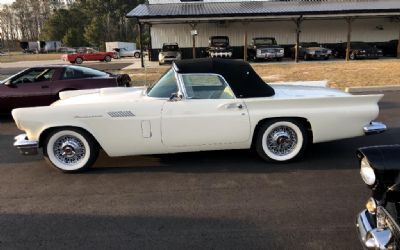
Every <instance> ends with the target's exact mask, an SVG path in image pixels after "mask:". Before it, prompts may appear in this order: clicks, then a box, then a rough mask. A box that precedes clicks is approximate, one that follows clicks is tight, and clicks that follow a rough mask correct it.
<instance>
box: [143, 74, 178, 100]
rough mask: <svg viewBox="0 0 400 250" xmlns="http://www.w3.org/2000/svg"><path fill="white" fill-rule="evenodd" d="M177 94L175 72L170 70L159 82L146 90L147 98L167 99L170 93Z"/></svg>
mask: <svg viewBox="0 0 400 250" xmlns="http://www.w3.org/2000/svg"><path fill="white" fill-rule="evenodd" d="M177 92H178V85H177V81H176V78H175V72H174V70H173V69H172V68H171V69H170V70H168V71H167V72H166V73H165V74H164V75H163V76H161V78H160V80H158V82H156V83H155V84H153V86H151V87H150V88H148V89H147V96H149V97H157V98H169V97H171V94H172V93H177Z"/></svg>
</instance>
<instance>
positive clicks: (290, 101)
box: [12, 59, 386, 172]
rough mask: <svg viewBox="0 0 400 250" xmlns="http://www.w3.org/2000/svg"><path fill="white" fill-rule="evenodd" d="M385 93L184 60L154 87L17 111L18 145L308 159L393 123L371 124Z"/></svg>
mask: <svg viewBox="0 0 400 250" xmlns="http://www.w3.org/2000/svg"><path fill="white" fill-rule="evenodd" d="M381 98H382V95H356V96H353V95H351V94H348V93H344V92H341V91H338V90H334V89H329V88H322V87H311V86H286V85H277V86H274V87H271V86H269V85H267V84H265V83H264V82H263V81H262V79H261V78H260V77H259V76H258V75H257V73H255V71H254V70H253V69H252V68H251V66H250V65H249V64H248V63H246V62H243V61H238V60H225V59H197V60H196V59H195V60H183V61H177V62H175V63H174V64H173V67H172V68H171V69H170V70H169V71H167V72H166V73H165V74H164V75H163V76H162V77H161V79H160V80H159V81H158V82H157V83H156V84H154V85H153V86H152V87H150V88H148V89H145V88H138V87H133V88H105V89H96V90H82V91H69V92H63V93H61V94H60V100H59V101H57V102H55V103H53V104H52V105H51V106H48V107H36V108H22V109H15V110H13V112H12V115H13V117H14V120H15V122H16V124H17V126H18V128H19V129H21V130H24V131H25V133H26V134H22V135H19V136H17V137H16V141H15V143H14V146H15V147H17V148H18V149H20V151H21V153H22V154H25V155H28V154H36V153H37V152H38V148H39V147H42V148H43V154H44V156H45V158H46V159H48V161H49V162H50V163H51V164H52V165H53V166H55V167H56V168H58V169H60V170H62V171H65V172H73V171H77V170H82V169H85V168H87V167H89V166H91V165H92V164H93V163H94V162H95V160H96V158H97V156H98V152H99V150H100V148H101V149H103V150H104V151H105V152H106V153H107V154H108V155H109V156H128V155H144V154H164V153H178V152H189V151H204V150H223V149H246V148H254V149H255V150H256V151H257V152H258V154H259V155H260V156H261V157H262V158H263V159H265V160H268V161H277V162H286V161H290V160H294V159H296V158H299V157H300V156H301V155H302V154H303V153H304V151H305V149H306V147H307V145H308V144H309V143H319V142H325V141H331V140H337V139H343V138H349V137H355V136H361V135H364V134H371V133H379V132H382V131H384V130H385V129H386V126H385V125H384V124H382V123H377V122H372V120H373V119H375V118H376V117H377V116H378V113H379V108H378V104H377V103H378V101H379V100H380V99H381Z"/></svg>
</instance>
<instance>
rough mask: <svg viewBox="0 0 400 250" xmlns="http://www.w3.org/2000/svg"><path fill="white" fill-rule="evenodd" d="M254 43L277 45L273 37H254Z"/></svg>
mask: <svg viewBox="0 0 400 250" xmlns="http://www.w3.org/2000/svg"><path fill="white" fill-rule="evenodd" d="M254 45H276V41H275V39H272V38H258V39H254Z"/></svg>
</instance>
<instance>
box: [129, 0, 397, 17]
mask: <svg viewBox="0 0 400 250" xmlns="http://www.w3.org/2000/svg"><path fill="white" fill-rule="evenodd" d="M399 12H400V0H348V1H343V0H342V1H339V0H337V1H329V2H327V1H320V2H318V1H311V2H310V1H283V2H282V1H279V2H277V1H243V2H190V3H174V4H140V5H138V6H137V7H136V8H135V9H133V10H132V11H130V12H129V13H128V14H127V15H126V16H127V17H131V18H139V19H156V18H157V19H164V18H189V17H192V18H193V17H240V16H279V15H281V16H282V15H307V14H310V15H324V14H358V13H399Z"/></svg>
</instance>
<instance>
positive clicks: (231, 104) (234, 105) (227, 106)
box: [218, 103, 243, 109]
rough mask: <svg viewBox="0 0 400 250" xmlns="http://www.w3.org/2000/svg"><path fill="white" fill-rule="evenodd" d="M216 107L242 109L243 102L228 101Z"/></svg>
mask: <svg viewBox="0 0 400 250" xmlns="http://www.w3.org/2000/svg"><path fill="white" fill-rule="evenodd" d="M218 108H224V109H243V104H241V103H228V104H222V105H220V106H219V107H218Z"/></svg>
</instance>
